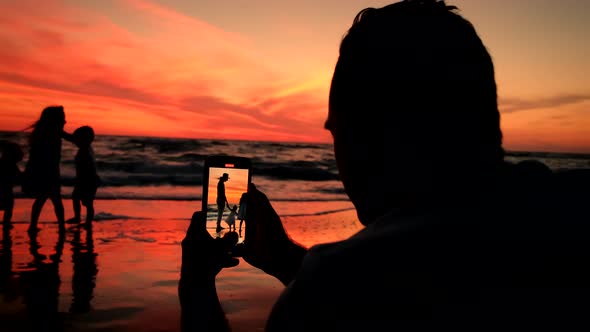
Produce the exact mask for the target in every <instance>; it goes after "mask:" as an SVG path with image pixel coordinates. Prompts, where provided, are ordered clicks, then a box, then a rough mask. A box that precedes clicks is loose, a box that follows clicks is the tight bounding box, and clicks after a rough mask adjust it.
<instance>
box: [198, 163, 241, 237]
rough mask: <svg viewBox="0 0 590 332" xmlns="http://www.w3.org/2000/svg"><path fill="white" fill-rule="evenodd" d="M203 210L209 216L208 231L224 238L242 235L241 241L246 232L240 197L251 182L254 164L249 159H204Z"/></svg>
mask: <svg viewBox="0 0 590 332" xmlns="http://www.w3.org/2000/svg"><path fill="white" fill-rule="evenodd" d="M203 172H204V173H203V194H202V202H203V205H202V208H201V211H203V212H205V214H206V216H207V223H206V225H207V226H206V227H207V229H211V230H214V233H217V235H221V234H222V233H224V232H227V231H235V232H239V235H240V242H241V241H242V240H243V235H244V233H245V227H246V225H245V221H244V218H245V216H244V211H245V207H244V206H240V205H241V204H240V203H242V202H241V198H242V195H243V194H244V193H246V192H247V191H248V186H249V185H250V182H251V181H252V161H251V160H250V159H249V158H246V157H237V156H226V155H211V156H208V157H207V158H206V159H205V167H204V170H203Z"/></svg>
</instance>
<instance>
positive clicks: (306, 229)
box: [0, 199, 361, 332]
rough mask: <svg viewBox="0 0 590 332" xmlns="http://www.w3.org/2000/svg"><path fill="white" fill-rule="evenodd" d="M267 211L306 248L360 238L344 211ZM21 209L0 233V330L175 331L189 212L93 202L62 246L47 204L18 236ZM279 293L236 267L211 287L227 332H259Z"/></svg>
mask: <svg viewBox="0 0 590 332" xmlns="http://www.w3.org/2000/svg"><path fill="white" fill-rule="evenodd" d="M64 204H65V205H66V218H67V217H69V216H71V210H70V209H69V206H68V205H69V201H67V200H65V201H64ZM326 204H331V206H328V208H327V209H326ZM273 205H274V206H275V208H276V209H277V211H278V212H279V214H281V215H288V216H287V217H283V222H284V224H285V228H286V229H287V232H288V233H289V235H290V236H291V237H292V238H293V239H294V240H296V241H298V242H300V243H301V244H303V245H305V246H308V247H309V246H311V245H313V244H316V243H323V242H330V241H337V240H340V239H344V238H346V237H348V236H350V235H352V234H353V233H355V232H356V231H358V230H359V229H360V228H361V226H360V224H359V223H358V221H357V219H356V214H355V212H354V210H353V209H352V206H351V205H350V203H348V202H332V203H317V204H316V203H313V204H308V203H280V202H279V203H276V204H275V203H273ZM30 206H31V201H30V200H26V199H22V200H17V204H16V209H15V217H14V220H15V222H14V224H13V226H14V227H13V228H12V229H11V230H10V231H9V232H4V231H3V233H2V239H3V241H2V245H1V247H0V248H1V250H0V326H1V328H0V330H2V331H5V332H11V331H19V332H22V331H27V330H39V329H40V328H39V327H38V326H35V324H36V323H41V322H43V324H44V325H43V326H44V327H48V326H50V325H51V324H55V325H56V326H58V327H59V329H60V330H63V331H179V327H180V305H179V302H178V295H177V285H178V278H179V277H180V261H181V250H180V249H181V248H180V241H181V240H182V238H183V237H184V234H185V232H186V229H187V227H188V224H189V218H190V216H191V214H192V212H193V211H194V210H195V207H196V206H198V202H194V201H191V202H187V201H180V202H178V201H141V200H101V201H97V202H96V211H97V218H98V219H100V220H98V221H95V222H94V224H93V228H92V232H90V233H89V232H87V231H86V230H85V229H84V228H78V227H69V229H68V231H67V232H66V233H65V235H64V236H62V237H60V236H58V231H57V225H56V223H55V222H54V221H52V220H54V217H53V211H52V208H53V207H52V206H51V203H47V205H46V206H45V208H44V210H43V213H42V216H41V222H40V228H41V231H40V232H39V234H38V235H37V237H36V239H35V238H30V237H29V235H28V234H27V232H26V229H27V227H28V219H29V213H30V211H29V210H30ZM320 207H321V209H320ZM314 209H317V211H320V210H329V211H337V212H333V213H327V214H322V213H317V214H315V213H314ZM294 211H297V212H298V213H294ZM212 228H213V227H212ZM211 231H213V230H212V229H211ZM282 289H283V286H282V284H281V283H280V282H278V281H277V280H276V279H274V278H272V277H270V276H268V275H266V274H265V273H263V272H262V271H260V270H258V269H255V268H253V267H252V266H250V265H249V264H247V263H246V262H244V261H243V260H241V261H240V264H239V265H238V266H237V267H234V268H231V269H225V270H223V271H222V272H221V273H220V274H219V275H218V277H217V290H218V294H219V297H220V300H221V303H222V306H223V307H224V309H225V311H226V314H227V317H228V320H229V322H230V324H231V326H232V330H233V331H234V332H237V331H260V330H262V329H263V327H264V322H265V319H266V317H267V315H268V313H269V311H270V308H271V306H272V304H273V303H274V301H275V300H276V298H277V296H278V295H279V293H280V292H281V290H282Z"/></svg>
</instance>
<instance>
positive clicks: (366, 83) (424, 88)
mask: <svg viewBox="0 0 590 332" xmlns="http://www.w3.org/2000/svg"><path fill="white" fill-rule="evenodd" d="M456 10H457V8H456V7H454V6H447V5H446V4H445V2H444V1H436V0H405V1H401V2H397V3H394V4H391V5H388V6H385V7H382V8H378V9H376V8H366V9H364V10H362V11H360V12H359V13H358V14H357V16H356V17H355V19H354V22H353V24H352V26H351V28H350V29H349V30H348V32H347V34H346V35H345V36H344V38H343V40H342V43H341V45H340V56H339V58H338V62H337V64H336V69H335V72H334V76H333V80H332V86H331V90H330V108H331V109H335V113H336V114H337V115H336V116H337V118H338V119H340V120H342V121H346V123H347V124H348V125H353V126H357V128H360V129H359V132H358V133H359V134H363V135H364V134H369V135H381V136H380V138H381V139H383V140H387V141H388V142H390V141H391V140H403V141H404V144H405V145H404V146H405V147H406V148H407V149H420V150H425V149H428V151H427V153H428V154H429V155H430V156H431V157H434V158H449V157H451V158H453V159H454V160H457V159H456V158H463V159H462V160H465V159H468V160H470V161H471V162H476V163H478V164H483V165H490V164H497V163H499V162H501V161H502V160H503V157H504V150H503V148H502V132H501V130H500V114H499V112H498V105H497V94H496V82H495V78H494V66H493V63H492V59H491V57H490V55H489V53H488V51H487V49H486V47H485V46H484V45H483V43H482V41H481V40H480V38H479V36H478V35H477V33H476V31H475V29H474V27H473V26H472V24H471V23H470V22H469V21H467V20H466V19H464V18H463V17H462V16H460V15H459V14H457V13H456ZM391 142H393V141H391ZM406 143H407V144H406ZM449 151H452V153H449ZM433 154H434V155H433Z"/></svg>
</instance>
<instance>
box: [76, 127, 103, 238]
mask: <svg viewBox="0 0 590 332" xmlns="http://www.w3.org/2000/svg"><path fill="white" fill-rule="evenodd" d="M68 140H70V141H71V142H72V143H74V144H75V145H76V146H77V147H78V152H77V153H76V157H75V159H74V160H75V164H76V179H75V180H74V190H73V192H72V204H73V208H74V218H72V219H70V220H68V222H69V223H79V222H80V220H81V218H80V210H81V206H80V203H82V205H84V206H85V207H86V226H87V227H90V226H91V223H92V220H93V219H94V198H95V197H96V190H97V188H98V186H99V185H100V177H99V176H98V173H97V172H96V161H95V158H94V151H93V150H92V142H93V141H94V130H93V129H92V127H89V126H82V127H79V128H78V129H76V130H74V132H73V133H72V136H71V137H69V138H68Z"/></svg>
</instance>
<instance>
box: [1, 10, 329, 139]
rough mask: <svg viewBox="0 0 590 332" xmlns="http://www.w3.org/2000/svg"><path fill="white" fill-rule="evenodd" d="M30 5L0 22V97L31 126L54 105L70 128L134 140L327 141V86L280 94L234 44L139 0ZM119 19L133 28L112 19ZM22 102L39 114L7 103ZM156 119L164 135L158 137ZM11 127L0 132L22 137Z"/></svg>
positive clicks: (250, 55) (246, 48) (271, 76)
mask: <svg viewBox="0 0 590 332" xmlns="http://www.w3.org/2000/svg"><path fill="white" fill-rule="evenodd" d="M37 4H38V2H36V1H35V2H31V1H26V0H25V1H11V2H9V4H8V5H7V6H4V8H3V9H4V10H3V11H2V12H1V13H0V47H2V49H3V50H4V51H3V52H2V54H0V84H2V85H4V86H10V87H11V89H10V91H12V92H10V91H4V92H3V93H0V95H1V96H2V100H3V101H4V104H3V105H1V107H2V108H3V109H5V110H7V109H12V110H14V111H15V112H19V113H21V114H27V115H29V116H30V119H31V121H33V120H34V119H35V118H36V117H37V116H38V113H39V112H40V110H41V109H42V108H43V107H44V104H43V103H46V102H47V101H50V100H55V101H57V102H58V103H60V104H63V105H64V106H66V112H67V114H68V118H69V119H74V122H96V123H97V125H96V126H97V127H99V128H97V131H98V132H104V133H112V132H117V133H121V132H124V131H125V127H128V126H129V124H128V123H125V122H126V121H128V120H127V119H130V118H133V119H135V121H134V123H133V126H134V131H133V132H134V133H135V132H138V133H141V134H146V135H147V134H152V135H175V133H179V135H183V134H182V133H185V134H186V133H190V135H196V136H208V137H213V138H216V137H217V138H241V139H254V138H257V139H260V138H261V137H265V138H267V139H269V140H272V139H279V140H281V139H286V140H318V138H320V140H322V138H326V137H327V134H326V133H324V131H323V128H322V122H323V118H322V117H323V116H324V114H325V108H326V107H325V105H324V104H325V101H324V100H325V97H324V95H325V93H327V92H326V91H327V86H326V87H324V88H318V86H317V84H315V85H314V84H308V83H307V82H305V81H299V82H291V83H289V84H287V85H285V83H284V82H288V80H287V79H286V78H284V77H281V76H280V74H278V73H276V72H275V71H274V70H273V69H272V68H270V67H269V66H267V65H266V63H265V60H264V58H263V57H260V56H258V54H257V53H256V51H254V50H253V49H252V47H251V46H250V45H249V42H248V40H247V39H246V38H244V37H242V36H239V35H237V34H233V33H228V32H225V31H223V30H222V29H220V28H217V27H215V26H211V25H210V24H208V23H207V22H204V21H200V20H198V19H196V18H193V17H189V16H186V15H184V14H182V13H178V12H175V11H173V10H171V9H168V8H165V7H162V6H159V5H156V4H154V3H151V2H149V1H145V0H120V1H112V2H109V4H112V5H113V7H104V8H103V7H101V9H103V10H97V9H96V8H86V7H84V5H83V4H79V5H78V4H77V5H76V6H73V5H66V3H62V2H56V1H47V2H43V3H42V4H41V5H37ZM47 13H59V15H47ZM118 13H121V14H118ZM128 13H133V15H132V17H133V18H134V19H133V21H129V22H128V21H125V20H124V19H123V18H122V17H119V16H118V15H124V14H128ZM72 17H74V18H76V19H71V18H72ZM326 85H327V84H326ZM297 86H307V87H308V88H307V89H296V87H297ZM26 95H34V96H36V97H37V99H38V100H39V104H38V105H34V104H31V103H27V104H23V103H17V102H15V101H16V100H18V99H19V98H21V97H22V96H26ZM11 101H12V104H10V103H11ZM71 105H76V107H69V106H71ZM96 105H103V106H104V107H96ZM102 109H110V110H112V111H109V112H105V111H104V110H102ZM89 110H93V111H94V112H100V114H93V113H92V112H89ZM82 117H84V119H82ZM157 118H161V119H163V122H162V123H161V124H160V125H161V126H167V127H166V128H160V129H158V126H157V124H158V123H157V120H155V119H157ZM15 119H17V120H15ZM18 119H20V118H11V120H10V121H12V122H11V123H7V124H4V125H5V126H12V129H18V128H22V123H19V121H18ZM109 119H111V120H112V121H109ZM189 124H190V125H189ZM0 129H11V128H0ZM197 133H201V135H198V134H197ZM303 133H305V134H303Z"/></svg>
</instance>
